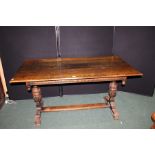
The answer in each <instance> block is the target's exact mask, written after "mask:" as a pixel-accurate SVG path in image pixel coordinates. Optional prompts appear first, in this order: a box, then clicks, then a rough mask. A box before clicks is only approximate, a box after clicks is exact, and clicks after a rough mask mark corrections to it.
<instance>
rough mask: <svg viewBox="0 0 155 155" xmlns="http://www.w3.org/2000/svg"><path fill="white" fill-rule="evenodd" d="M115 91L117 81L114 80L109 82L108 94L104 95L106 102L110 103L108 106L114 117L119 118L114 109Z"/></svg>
mask: <svg viewBox="0 0 155 155" xmlns="http://www.w3.org/2000/svg"><path fill="white" fill-rule="evenodd" d="M116 91H117V83H116V82H115V81H113V82H110V84H109V92H108V96H106V97H105V100H106V102H107V104H110V108H111V111H112V114H113V118H114V119H119V113H118V111H117V109H116V103H115V96H116Z"/></svg>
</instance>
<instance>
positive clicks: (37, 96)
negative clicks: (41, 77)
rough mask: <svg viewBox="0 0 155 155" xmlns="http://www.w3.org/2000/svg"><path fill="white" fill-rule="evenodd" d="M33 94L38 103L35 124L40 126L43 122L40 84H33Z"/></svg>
mask: <svg viewBox="0 0 155 155" xmlns="http://www.w3.org/2000/svg"><path fill="white" fill-rule="evenodd" d="M32 95H33V99H34V101H35V103H36V114H35V125H37V126H38V125H40V124H41V110H42V105H43V102H42V95H41V89H40V88H39V87H38V86H33V87H32Z"/></svg>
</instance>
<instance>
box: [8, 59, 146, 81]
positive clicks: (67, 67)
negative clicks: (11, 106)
mask: <svg viewBox="0 0 155 155" xmlns="http://www.w3.org/2000/svg"><path fill="white" fill-rule="evenodd" d="M142 75H143V74H142V73H141V72H139V71H138V70H136V69H135V68H133V67H132V66H130V65H129V64H127V63H126V62H125V61H124V60H122V59H121V58H120V57H119V56H102V57H92V58H61V59H55V58H47V59H31V60H27V61H25V62H24V63H23V64H22V65H21V67H20V68H19V69H18V70H17V72H16V74H15V75H14V76H13V78H12V79H11V80H10V83H25V82H26V83H27V82H45V83H46V81H47V82H48V81H53V83H54V84H60V83H61V84H62V83H76V82H78V81H79V82H93V80H94V82H96V81H106V80H108V79H109V81H111V80H113V79H114V80H115V79H119V78H122V77H129V76H142ZM95 79H96V80H95ZM97 79H98V80H97ZM60 81H61V82H60ZM38 84H39V83H38Z"/></svg>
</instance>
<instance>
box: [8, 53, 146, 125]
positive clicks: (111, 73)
mask: <svg viewBox="0 0 155 155" xmlns="http://www.w3.org/2000/svg"><path fill="white" fill-rule="evenodd" d="M142 75H143V74H142V73H141V72H139V71H138V70H136V69H135V68H133V67H132V66H130V65H129V64H127V63H126V62H125V61H124V60H122V59H121V58H120V57H119V56H114V55H112V56H101V57H91V58H47V59H30V60H26V61H25V62H24V63H23V64H22V65H21V67H20V68H19V69H18V70H17V72H16V74H15V75H14V76H13V78H12V79H11V80H10V83H11V84H16V83H25V84H26V88H27V90H32V95H33V99H34V101H35V103H36V114H35V125H40V124H41V113H42V112H52V111H64V110H79V109H93V108H110V109H111V111H112V115H113V118H114V119H119V113H118V111H117V109H116V103H115V96H116V91H117V82H118V81H121V82H122V84H123V85H125V83H126V81H127V78H128V77H135V76H142ZM104 81H109V82H110V84H109V91H108V95H107V96H106V97H104V99H105V103H94V104H77V105H63V106H48V107H46V106H43V102H42V94H41V88H40V86H41V85H55V84H56V85H62V84H70V83H88V82H104Z"/></svg>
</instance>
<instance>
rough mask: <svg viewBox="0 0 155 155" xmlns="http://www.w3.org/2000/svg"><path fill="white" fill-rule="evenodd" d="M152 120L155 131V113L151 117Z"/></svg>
mask: <svg viewBox="0 0 155 155" xmlns="http://www.w3.org/2000/svg"><path fill="white" fill-rule="evenodd" d="M151 119H152V121H153V124H152V126H151V129H155V112H154V113H153V114H152V115H151Z"/></svg>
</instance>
